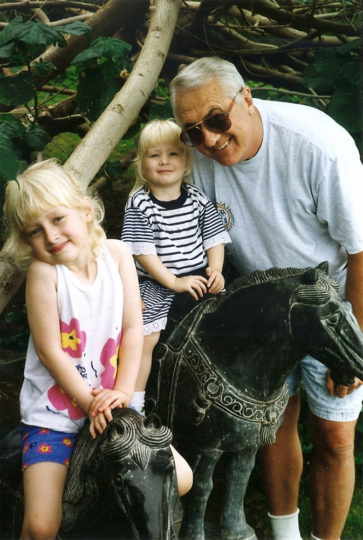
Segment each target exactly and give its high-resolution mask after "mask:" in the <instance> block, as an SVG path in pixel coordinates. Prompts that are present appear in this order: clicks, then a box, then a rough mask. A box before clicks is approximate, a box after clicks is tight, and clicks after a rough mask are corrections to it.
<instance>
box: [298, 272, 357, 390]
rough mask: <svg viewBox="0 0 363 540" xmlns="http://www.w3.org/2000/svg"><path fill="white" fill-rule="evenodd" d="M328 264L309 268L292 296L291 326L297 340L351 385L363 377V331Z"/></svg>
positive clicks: (343, 381) (341, 379)
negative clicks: (340, 292) (356, 377)
mask: <svg viewBox="0 0 363 540" xmlns="http://www.w3.org/2000/svg"><path fill="white" fill-rule="evenodd" d="M326 270H327V268H326V266H325V265H320V266H319V267H317V268H311V269H309V270H307V271H306V272H305V273H304V274H303V275H302V278H301V284H300V285H298V286H297V287H296V289H295V290H294V291H293V293H292V294H291V297H290V328H291V335H292V336H293V339H294V341H295V343H296V344H297V345H298V347H299V348H301V349H302V350H307V351H308V352H309V354H311V356H313V357H314V358H317V359H318V360H320V361H321V362H323V363H324V364H326V365H327V366H328V367H330V369H331V375H332V378H333V380H334V381H335V382H336V383H339V384H345V385H347V386H349V385H350V384H352V382H353V379H354V377H355V376H358V377H359V378H362V374H363V372H362V359H363V341H362V339H361V335H362V332H361V330H360V328H359V325H358V322H357V320H356V318H355V317H354V316H353V313H352V308H351V305H350V303H349V302H345V301H343V300H342V299H341V297H340V296H339V285H338V283H337V282H336V281H335V280H333V279H331V278H330V277H329V276H328V275H327V273H326Z"/></svg>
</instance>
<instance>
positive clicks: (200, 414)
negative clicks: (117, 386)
mask: <svg viewBox="0 0 363 540" xmlns="http://www.w3.org/2000/svg"><path fill="white" fill-rule="evenodd" d="M170 318H171V319H173V318H174V320H172V321H171V329H169V328H168V327H167V328H166V331H165V336H164V338H163V336H162V338H161V341H160V342H159V344H158V346H157V348H156V349H155V352H154V358H153V368H152V373H151V376H150V379H149V383H148V388H147V396H148V401H147V409H148V410H149V411H153V412H156V413H157V415H158V416H160V418H161V419H162V421H163V423H165V424H166V425H167V426H169V427H170V429H171V430H172V432H173V435H174V439H175V441H176V445H177V447H178V449H179V451H180V452H181V453H182V455H184V456H185V458H186V459H187V460H188V461H189V463H190V465H191V466H192V467H193V470H194V484H193V488H192V489H191V491H190V492H189V493H188V494H187V495H186V496H185V497H184V502H185V504H184V517H183V521H182V525H181V530H180V536H181V537H182V538H185V539H187V540H203V539H204V538H205V535H204V513H205V509H206V505H207V501H208V497H209V495H210V493H211V490H212V486H213V484H212V475H213V471H214V468H215V466H216V463H217V462H218V460H219V458H220V457H221V455H222V454H223V453H224V452H228V453H229V456H228V457H229V459H228V460H226V463H225V493H224V501H223V502H222V506H221V519H220V523H221V537H222V538H224V539H228V540H237V539H238V540H240V539H253V538H256V536H255V534H254V530H253V529H252V527H250V526H249V525H248V524H247V523H246V520H245V514H244V509H243V499H244V495H245V491H246V487H247V483H248V480H249V476H250V473H251V471H252V468H253V466H254V462H255V455H256V452H257V450H258V448H259V446H260V445H265V444H270V443H273V442H274V440H275V435H276V431H277V429H278V427H279V425H280V423H281V421H282V418H283V414H284V410H285V407H286V404H287V401H288V393H287V387H286V385H285V380H286V378H287V376H288V375H289V373H290V372H291V371H292V370H293V369H294V368H295V366H296V365H297V364H298V362H299V361H300V360H301V359H302V358H303V357H304V356H305V355H306V354H307V353H309V354H311V355H312V356H314V357H315V358H317V359H318V360H320V361H321V362H323V363H324V364H326V365H327V366H328V367H329V368H330V369H331V372H332V376H333V378H335V380H336V381H337V382H343V383H345V384H349V381H350V379H352V378H353V377H354V376H358V377H360V378H362V377H363V360H362V359H363V334H362V332H361V330H360V328H359V326H358V323H357V321H356V319H355V318H354V316H353V315H352V311H351V307H350V304H348V303H347V302H343V301H342V300H341V298H340V297H339V295H338V284H337V283H336V282H335V281H334V280H332V279H331V278H330V277H329V276H328V275H327V265H326V264H324V263H323V264H322V265H319V267H317V268H309V269H305V270H301V269H294V268H286V269H276V268H274V269H271V270H268V271H266V272H260V271H257V272H254V273H252V274H250V275H249V276H246V277H240V278H237V279H236V280H235V281H234V282H233V283H232V284H231V286H229V287H228V288H227V291H226V293H225V294H223V295H220V296H209V297H207V298H206V299H205V301H199V302H198V303H197V304H195V307H194V308H193V309H192V310H191V311H189V312H188V313H187V315H185V316H182V317H181V318H180V320H178V316H175V315H173V313H172V312H170Z"/></svg>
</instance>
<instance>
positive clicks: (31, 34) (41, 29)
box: [14, 21, 66, 47]
mask: <svg viewBox="0 0 363 540" xmlns="http://www.w3.org/2000/svg"><path fill="white" fill-rule="evenodd" d="M14 38H15V39H16V40H17V41H21V42H23V43H26V44H27V45H36V46H43V47H46V46H48V45H57V44H58V45H59V46H60V47H62V46H64V45H65V44H66V41H65V39H64V37H63V36H62V34H61V33H59V32H58V31H57V30H55V29H54V28H52V27H51V26H48V25H47V24H43V23H41V22H38V21H27V22H26V23H23V24H20V25H18V27H17V33H16V36H14Z"/></svg>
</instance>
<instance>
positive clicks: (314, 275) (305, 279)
mask: <svg viewBox="0 0 363 540" xmlns="http://www.w3.org/2000/svg"><path fill="white" fill-rule="evenodd" d="M317 280H318V268H308V269H307V270H306V271H305V272H304V273H303V274H302V276H301V279H300V282H301V284H302V285H314V283H316V282H317Z"/></svg>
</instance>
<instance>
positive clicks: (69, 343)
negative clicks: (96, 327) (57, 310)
mask: <svg viewBox="0 0 363 540" xmlns="http://www.w3.org/2000/svg"><path fill="white" fill-rule="evenodd" d="M60 330H61V339H62V349H63V350H64V351H65V352H67V353H68V354H69V356H71V357H72V358H81V356H82V353H83V351H84V350H85V348H86V337H87V336H86V332H83V330H81V327H80V324H79V320H78V319H72V320H71V322H70V323H69V324H67V323H65V322H63V321H61V323H60Z"/></svg>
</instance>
